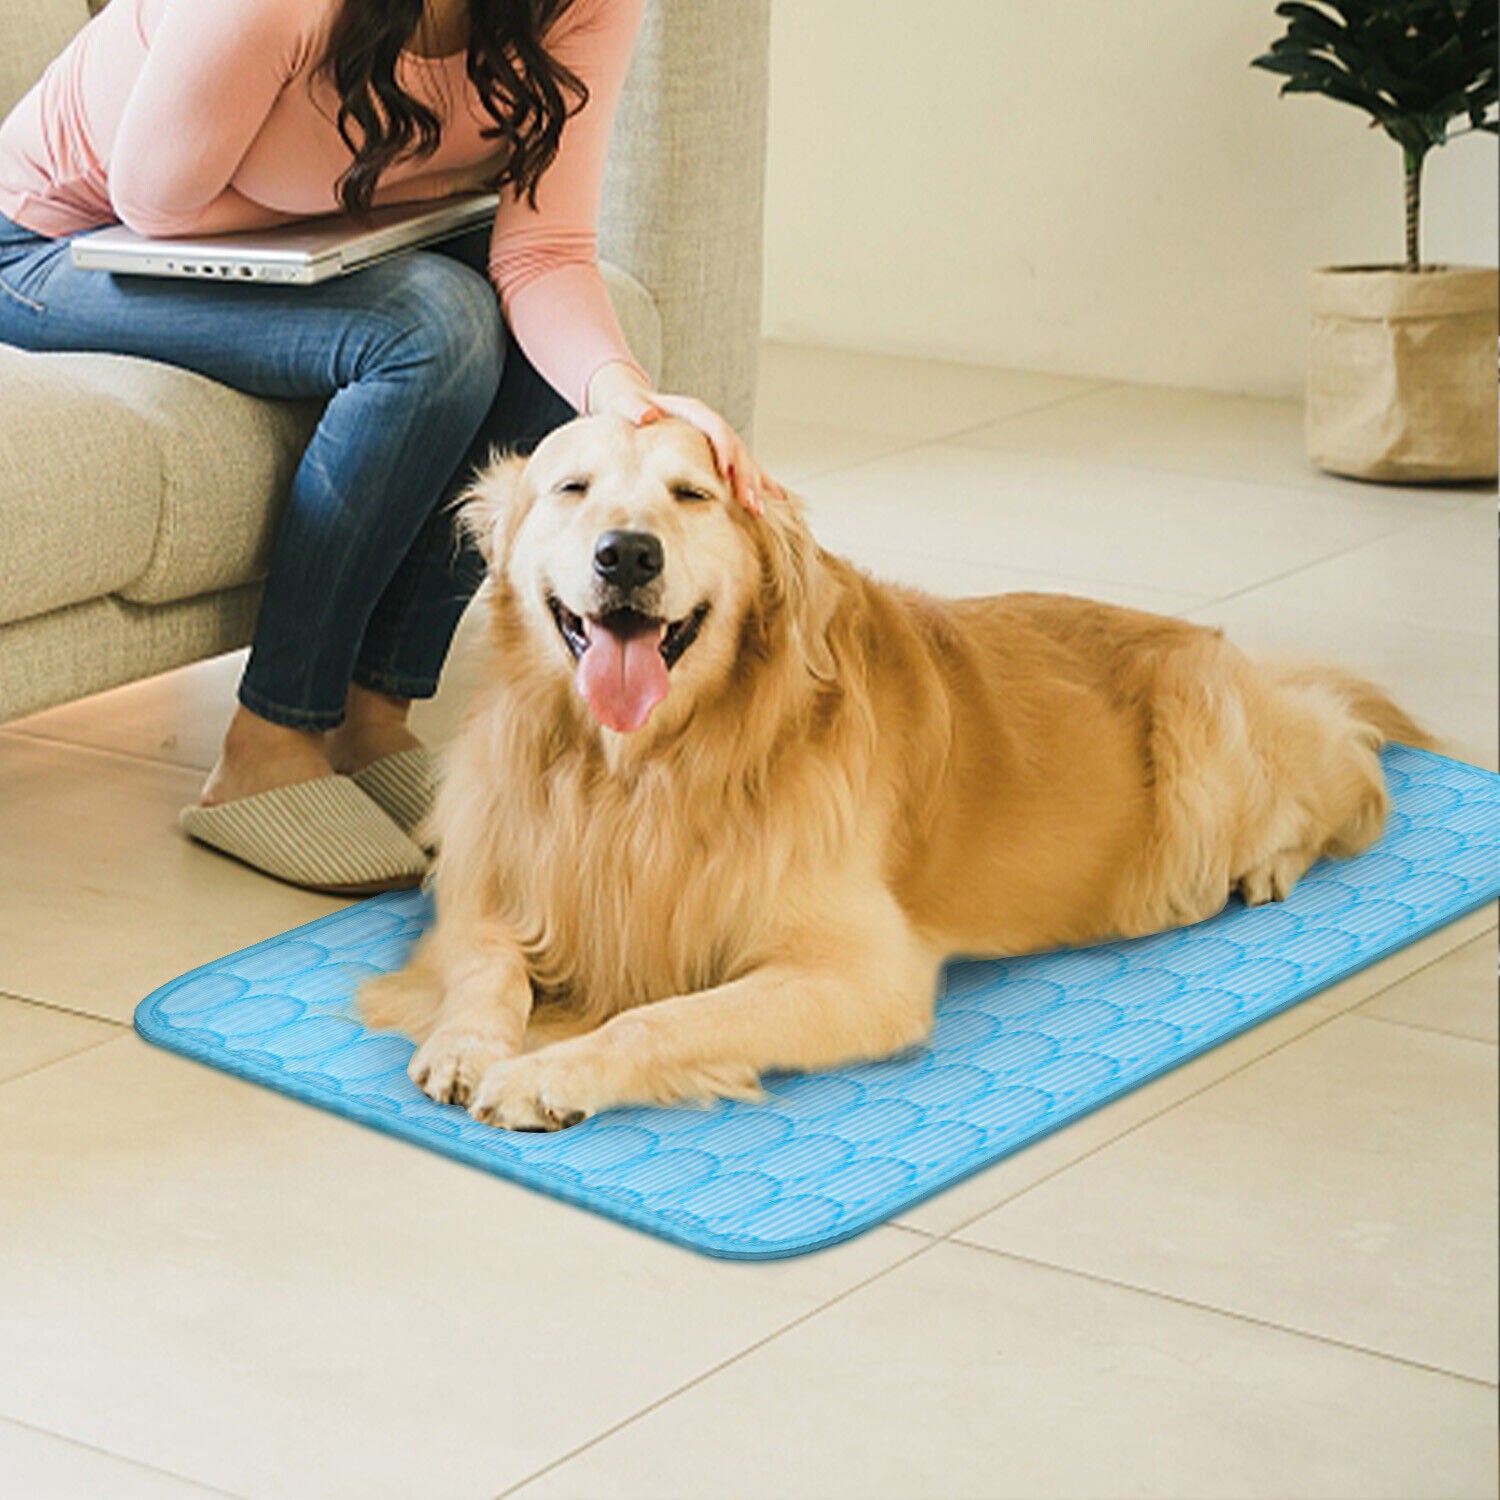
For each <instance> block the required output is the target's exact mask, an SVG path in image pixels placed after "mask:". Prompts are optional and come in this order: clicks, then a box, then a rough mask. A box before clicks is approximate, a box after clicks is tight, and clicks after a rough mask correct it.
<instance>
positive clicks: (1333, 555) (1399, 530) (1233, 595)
mask: <svg viewBox="0 0 1500 1500" xmlns="http://www.w3.org/2000/svg"><path fill="white" fill-rule="evenodd" d="M1452 514H1454V515H1457V514H1458V512H1457V511H1454V512H1452ZM1432 519H1433V518H1432V517H1431V516H1424V517H1421V518H1418V519H1414V520H1408V521H1403V522H1401V524H1400V525H1398V526H1394V527H1392V528H1391V530H1389V531H1382V532H1381V533H1380V534H1379V535H1378V536H1369V537H1366V538H1365V539H1364V540H1363V541H1361V542H1355V543H1353V544H1352V545H1350V546H1348V547H1340V548H1339V549H1338V550H1337V551H1334V552H1330V553H1328V554H1327V555H1326V556H1325V557H1319V558H1315V559H1313V560H1312V561H1311V562H1305V563H1298V564H1297V566H1296V567H1295V568H1288V569H1286V570H1285V571H1284V572H1281V573H1273V574H1272V575H1271V576H1270V577H1269V578H1262V579H1261V580H1260V581H1259V582H1257V583H1252V584H1247V585H1246V586H1245V587H1244V588H1242V589H1233V590H1231V591H1230V592H1229V593H1227V594H1219V595H1217V596H1216V597H1215V598H1213V599H1210V600H1209V601H1208V603H1207V604H1195V605H1193V608H1194V609H1195V610H1198V609H1215V608H1217V607H1218V606H1219V605H1220V604H1228V603H1229V602H1230V601H1231V600H1233V599H1242V598H1243V597H1244V596H1245V595H1246V594H1253V593H1254V592H1255V591H1256V590H1257V589H1264V588H1269V587H1270V586H1271V585H1272V584H1275V583H1285V582H1286V580H1287V579H1288V578H1295V577H1296V576H1297V575H1298V574H1299V573H1305V572H1307V571H1308V570H1309V569H1310V568H1320V567H1322V566H1323V565H1324V564H1325V563H1331V562H1337V561H1338V560H1339V559H1340V558H1341V557H1349V556H1351V555H1352V554H1353V553H1355V552H1359V551H1361V550H1362V549H1363V548H1365V547H1373V546H1374V545H1375V544H1376V543H1377V542H1388V541H1390V540H1391V538H1392V537H1396V536H1402V535H1404V534H1405V533H1406V532H1408V531H1414V530H1415V529H1416V528H1417V527H1418V526H1425V525H1427V524H1428V523H1429V522H1430V521H1431V520H1432ZM1299 607H1300V608H1304V609H1309V611H1310V613H1313V614H1330V615H1335V616H1340V617H1342V616H1344V615H1345V614H1346V613H1347V612H1346V611H1343V610H1336V609H1334V610H1322V609H1319V608H1317V607H1316V606H1307V605H1302V606H1299ZM1382 618H1384V616H1383V617H1382ZM1397 623H1398V624H1402V625H1407V624H1416V625H1418V627H1419V628H1420V629H1423V630H1441V631H1446V632H1448V633H1450V634H1452V635H1473V636H1479V637H1480V638H1481V639H1488V638H1489V633H1488V632H1487V631H1482V630H1460V629H1455V628H1454V627H1453V626H1451V625H1427V624H1423V623H1422V622H1420V621H1407V620H1401V621H1398V622H1397Z"/></svg>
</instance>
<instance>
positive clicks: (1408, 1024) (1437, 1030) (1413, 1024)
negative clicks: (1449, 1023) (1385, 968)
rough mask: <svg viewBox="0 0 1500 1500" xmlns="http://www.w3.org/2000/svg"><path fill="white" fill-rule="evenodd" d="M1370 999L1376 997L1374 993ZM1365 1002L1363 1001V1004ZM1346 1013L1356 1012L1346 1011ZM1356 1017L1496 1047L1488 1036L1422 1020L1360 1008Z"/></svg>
mask: <svg viewBox="0 0 1500 1500" xmlns="http://www.w3.org/2000/svg"><path fill="white" fill-rule="evenodd" d="M1370 999H1371V1000H1373V999H1375V996H1374V995H1371V996H1370ZM1363 1004H1364V1002H1363V1001H1362V1002H1361V1005H1363ZM1345 1014H1354V1013H1352V1012H1345ZM1354 1018H1355V1019H1356V1020H1360V1021H1373V1022H1374V1023H1375V1024H1376V1025H1377V1026H1398V1027H1400V1029H1401V1030H1402V1031H1420V1032H1421V1033H1422V1034H1423V1035H1424V1036H1445V1037H1447V1038H1448V1040H1449V1041H1451V1042H1472V1043H1473V1044H1474V1045H1475V1046H1476V1047H1495V1046H1496V1045H1500V1044H1497V1043H1496V1042H1492V1041H1491V1040H1490V1039H1489V1038H1488V1037H1487V1036H1470V1035H1469V1034H1468V1033H1467V1032H1466V1031H1446V1030H1444V1028H1443V1027H1441V1026H1424V1025H1423V1024H1422V1023H1421V1022H1420V1021H1401V1020H1398V1019H1397V1018H1396V1017H1395V1016H1377V1015H1372V1014H1370V1013H1369V1012H1367V1011H1364V1010H1360V1011H1359V1012H1358V1013H1357V1014H1354Z"/></svg>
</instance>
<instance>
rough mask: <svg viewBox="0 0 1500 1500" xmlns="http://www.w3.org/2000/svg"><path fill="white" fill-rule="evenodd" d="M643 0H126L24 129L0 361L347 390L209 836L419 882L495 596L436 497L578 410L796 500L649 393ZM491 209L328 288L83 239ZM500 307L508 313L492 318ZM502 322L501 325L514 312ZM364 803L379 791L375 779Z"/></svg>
mask: <svg viewBox="0 0 1500 1500" xmlns="http://www.w3.org/2000/svg"><path fill="white" fill-rule="evenodd" d="M641 6H642V0H426V3H425V5H424V3H423V0H112V3H111V4H109V5H108V6H107V7H106V8H105V9H104V10H103V11H102V12H101V13H100V14H99V15H98V16H96V17H95V18H94V19H93V20H92V21H91V22H90V23H89V24H88V25H86V26H85V27H84V28H83V30H82V31H81V32H80V33H79V34H78V35H77V37H76V38H75V39H74V40H73V42H72V43H71V44H70V45H69V46H68V48H67V49H66V50H65V51H64V52H63V53H62V55H61V56H60V57H58V58H57V60H56V61H55V62H54V63H53V64H52V65H51V67H49V69H48V70H47V72H46V73H45V74H44V76H43V77H42V79H41V80H40V81H39V83H38V84H37V86H36V87H35V88H34V89H32V91H31V92H30V93H29V94H27V95H26V97H25V98H24V99H22V100H21V102H20V103H19V104H18V105H17V106H16V108H15V110H14V111H13V112H12V114H11V115H10V117H9V118H8V119H7V120H6V121H5V123H4V125H3V126H0V342H6V343H11V344H16V345H19V346H21V347H22V348H27V349H87V350H102V351H110V352H115V353H123V354H135V355H141V356H144V357H147V358H151V359H157V360H163V361H166V362H167V363H170V364H175V365H179V366H182V367H184V368H186V369H191V370H195V371H198V372H199V373H201V374H204V375H207V376H210V377H211V378H213V379H216V380H219V381H222V382H224V383H225V384H228V385H232V386H235V387H238V388H239V389H241V390H244V391H248V392H250V393H252V394H254V395H258V396H265V397H279V398H309V397H325V398H329V399H328V401H327V405H326V407H325V408H324V411H323V415H322V418H321V420H320V422H319V424H318V427H317V429H316V431H315V433H314V435H313V437H312V440H311V442H310V443H309V445H308V447H307V450H306V452H305V454H304V455H303V458H302V460H301V462H300V464H299V466H298V469H297V472H296V475H295V478H294V481H293V484H292V488H291V493H290V496H289V499H288V504H287V508H286V512H285V515H284V518H283V520H282V522H281V525H280V529H279V531H278V533H277V539H276V546H275V550H274V553H273V557H272V561H271V566H270V572H269V576H268V578H267V581H266V587H265V593H264V596H263V600H262V604H261V610H260V616H259V620H258V622H257V626H256V631H255V638H254V641H253V644H252V647H251V652H250V659H249V662H248V664H247V666H246V669H245V674H244V677H243V679H242V682H241V685H240V689H239V694H238V697H239V702H238V705H237V706H236V709H235V712H234V715H233V718H232V720H231V722H230V725H229V728H228V731H227V733H226V736H225V740H224V745H223V749H222V752H221V754H220V756H219V760H218V763H217V765H216V766H215V767H214V769H213V771H212V773H211V774H210V776H209V778H208V781H207V783H206V785H205V786H204V789H203V794H202V798H201V802H200V804H199V806H198V807H196V808H188V809H185V810H184V813H183V824H184V827H185V828H187V830H188V831H189V832H190V833H192V834H193V835H194V836H195V837H197V838H200V839H202V840H203V841H205V842H207V843H210V844H213V845H214V846H216V847H218V848H220V849H222V850H224V851H225V852H228V853H231V854H234V855H235V856H236V857H238V858H241V859H243V860H245V861H247V862H248V863H251V864H253V865H256V866H257V867H259V868H261V869H264V870H267V871H269V872H270V873H273V874H276V875H278V876H280V877H281V878H283V879H289V880H292V881H294V882H296V883H299V884H304V885H308V886H312V887H315V888H318V889H330V890H339V891H368V890H377V889H389V888H392V887H395V886H401V885H410V884H414V883H415V882H416V881H417V880H418V879H419V878H420V876H421V873H422V870H423V868H424V867H425V859H424V856H423V854H422V851H421V850H420V849H419V848H417V847H416V845H415V844H414V843H413V842H412V839H411V838H410V837H409V834H410V832H411V830H412V828H413V826H414V825H415V823H416V821H417V819H418V818H419V817H420V815H421V814H422V812H424V811H425V802H426V800H427V798H428V797H429V796H430V779H429V771H428V766H427V760H426V752H425V751H424V750H422V748H421V747H420V744H419V742H418V741H417V740H416V738H415V737H414V736H413V735H412V733H411V732H410V730H409V729H408V728H407V727H406V719H407V713H408V710H409V708H410V704H411V700H412V699H413V698H420V697H426V696H430V695H431V694H432V692H433V691H434V690H435V688H436V685H437V678H438V673H439V670H440V668H441V666H442V662H443V659H444V656H445V655H446V652H447V649H448V645H449V641H450V639H451V637H452V633H453V630H454V627H455V625H456V624H457V621H458V617H459V615H460V614H461V612H462V609H463V606H464V603H465V601H466V600H467V598H468V596H469V594H470V593H472V591H473V587H474V586H475V584H476V583H477V581H478V574H477V571H476V569H475V566H474V562H473V559H472V555H469V554H464V553H462V552H461V551H460V549H459V547H458V546H457V544H456V543H455V539H454V534H453V529H452V527H451V523H450V519H449V516H448V513H447V511H446V508H445V507H444V505H443V501H444V500H445V499H447V498H448V497H450V496H451V495H452V494H454V493H456V491H457V490H458V489H459V488H460V487H461V486H462V485H463V484H464V483H465V482H466V480H467V478H468V476H469V474H470V473H471V472H472V469H473V465H474V464H475V462H476V461H478V460H480V459H482V457H483V456H484V455H485V454H486V453H487V452H488V450H489V449H490V447H491V446H492V445H493V446H502V447H517V446H521V447H524V446H527V445H529V444H531V443H534V442H535V441H536V440H537V439H539V438H540V437H541V436H542V435H544V434H545V433H546V432H547V431H549V430H550V429H551V428H552V427H554V426H556V425H557V424H558V423H559V422H561V421H563V420H565V419H567V418H568V417H569V416H571V415H572V414H573V411H574V410H575V409H577V410H581V411H587V412H611V413H615V414H617V415H620V416H623V417H625V418H627V419H629V420H631V421H635V422H641V421H649V420H652V419H654V418H655V417H658V416H660V415H662V414H663V413H670V414H673V415H676V416H680V417H683V418H685V419H686V420H687V421H689V422H692V423H693V424H695V425H696V426H698V427H699V428H701V429H702V430H703V432H704V433H705V434H706V435H707V436H708V438H709V440H710V442H711V443H712V445H713V447H714V451H715V454H716V457H717V460H718V463H719V465H720V467H721V469H722V470H723V471H724V473H725V476H726V478H728V479H729V480H730V481H731V482H732V483H733V485H734V487H735V490H736V493H737V494H738V496H739V498H740V500H741V502H742V503H744V504H746V505H748V506H749V507H751V508H752V509H757V508H758V507H759V505H760V503H761V496H762V495H763V494H771V495H776V494H779V493H780V492H779V490H778V488H777V487H776V486H775V485H774V484H773V483H772V482H771V481H770V480H769V479H768V478H767V477H766V476H765V475H764V474H763V473H761V471H760V470H759V468H758V467H757V466H756V464H755V462H754V460H753V459H752V458H751V457H750V455H749V454H748V453H747V452H746V450H745V447H744V445H743V444H742V443H741V442H740V440H739V439H738V438H737V437H736V435H735V434H734V432H733V431H732V430H731V429H730V428H729V426H728V425H727V424H726V423H725V422H724V420H723V419H722V418H721V417H719V416H718V415H717V414H716V413H715V412H713V411H712V410H710V409H709V408H707V407H706V406H704V405H703V404H702V403H701V402H698V401H695V400H693V399H691V398H689V397H685V396H668V395H662V394H659V393H657V392H655V391H653V390H652V389H651V387H650V382H649V380H648V378H647V377H646V375H645V373H644V372H643V371H642V370H641V368H640V366H639V365H638V364H636V362H635V360H634V359H633V358H632V356H631V353H630V350H629V348H628V346H627V345H626V342H625V339H624V336H623V334H622V332H621V330H620V327H619V324H618V322H617V321H616V319H615V316H614V312H613V310H612V308H611V305H610V301H609V297H608V294H607V293H606V291H605V287H604V283H603V280H602V279H601V277H600V274H599V269H598V264H597V261H596V258H595V250H594V238H595V220H596V215H597V210H598V203H599V196H600V189H601V184H602V180H603V173H604V160H605V152H606V148H607V146H608V142H609V134H610V128H611V125H612V122H613V118H614V113H615V106H616V103H617V101H618V98H619V93H620V88H621V85H622V83H623V81H624V77H625V71H626V67H627V65H628V63H629V59H630V52H631V48H632V45H633V42H634V37H635V33H636V30H637V28H638V25H639V21H640V12H641ZM481 187H484V188H489V189H495V190H498V191H499V192H500V194H501V206H500V209H499V212H498V214H497V216H496V220H495V224H494V228H493V231H492V232H491V231H489V230H485V231H482V232H481V233H479V234H468V235H464V236H461V237H459V238H457V239H454V240H451V241H448V242H446V243H444V244H442V245H440V246H438V247H436V248H434V249H431V250H424V251H416V252H411V253H408V254H405V255H401V256H397V257H394V258H392V259H390V260H388V261H385V262H382V263H379V264H377V265H374V266H371V267H369V268H367V269H365V270H363V271H360V272H357V273H355V274H353V275H350V276H346V277H342V278H339V279H336V280H334V281H330V282H325V283H322V284H320V285H317V286H313V287H291V288H278V287H275V286H269V285H261V284H251V285H223V284H215V283H212V282H186V281H177V280H154V279H151V278H144V277H113V276H108V275H103V274H101V273H98V272H93V271H79V270H76V269H74V267H73V266H72V264H71V259H70V254H69V249H68V245H67V240H68V238H69V237H70V236H72V235H74V234H76V233H78V232H80V231H82V230H86V229H91V228H94V227H97V226H99V225H102V224H107V223H113V222H116V221H122V222H124V223H125V224H126V225H128V226H129V227H130V228H132V229H134V230H136V231H137V232H139V233H142V234H146V235H157V236H172V235H185V234H194V235H199V234H216V233H224V232H228V231H232V230H242V229H255V228H263V227H266V226H270V225H275V224H282V223H286V222H289V221H291V220H294V219H298V218H303V217H307V216H310V215H315V214H320V213H327V212H331V211H334V210H337V209H339V208H340V207H342V208H344V209H347V210H349V211H351V212H354V213H359V212H362V211H364V210H366V209H368V208H369V207H371V206H379V205H382V204H387V203H397V202H406V201H411V200H415V199H429V198H438V197H444V196H447V195H450V194H452V193H455V192H460V191H468V190H473V189H476V188H481ZM496 292H498V294H499V300H498V301H497V298H496ZM502 309H503V317H502ZM356 778H358V779H357V780H356Z"/></svg>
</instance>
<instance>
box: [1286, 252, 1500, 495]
mask: <svg viewBox="0 0 1500 1500" xmlns="http://www.w3.org/2000/svg"><path fill="white" fill-rule="evenodd" d="M1497 306H1500V296H1497V282H1496V273H1495V271H1494V270H1493V269H1489V268H1486V267H1482V266H1437V267H1434V268H1432V269H1431V270H1424V271H1419V272H1411V271H1405V270H1402V269H1401V268H1399V267H1396V266H1328V267H1325V268H1324V269H1322V270H1319V271H1314V272H1313V276H1312V339H1311V344H1310V347H1309V350H1308V362H1307V451H1308V456H1309V457H1310V458H1311V459H1312V461H1313V462H1314V463H1315V464H1317V465H1318V466H1319V467H1320V468H1323V469H1329V470H1331V471H1332V472H1333V473H1335V474H1350V475H1354V476H1355V477H1357V478H1360V479H1387V480H1397V481H1406V482H1420V481H1432V480H1438V481H1441V480H1460V479H1493V478H1494V477H1495V470H1496V453H1495V450H1496V399H1495V386H1496V383H1495V355H1496V338H1497V336H1500V327H1497Z"/></svg>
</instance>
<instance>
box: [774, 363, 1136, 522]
mask: <svg viewBox="0 0 1500 1500" xmlns="http://www.w3.org/2000/svg"><path fill="white" fill-rule="evenodd" d="M1123 383H1124V382H1122V381H1114V382H1110V383H1107V384H1104V385H1100V386H1095V387H1091V388H1090V389H1088V390H1084V391H1072V392H1070V393H1069V394H1068V395H1066V396H1052V397H1049V398H1048V399H1047V400H1045V401H1039V402H1037V404H1036V405H1034V406H1023V407H1019V408H1017V410H1015V411H1012V412H1007V413H1006V414H1005V415H1004V416H999V417H986V418H985V419H984V420H983V421H980V422H972V423H967V424H965V425H964V426H963V427H954V428H944V429H943V430H942V431H941V432H938V433H932V434H927V435H925V436H912V437H908V438H901V439H899V440H897V441H898V446H896V447H894V448H883V449H882V451H880V452H878V453H866V454H865V455H864V456H863V457H861V458H856V459H851V460H849V461H848V462H847V463H846V462H842V461H840V462H837V463H831V464H828V465H826V466H821V467H819V468H816V469H809V470H808V471H807V472H806V473H805V474H803V475H802V476H801V478H799V479H798V480H797V481H796V482H795V483H794V484H792V485H791V490H792V492H793V493H794V494H801V492H802V486H803V485H804V484H807V483H808V482H809V481H812V480H818V479H827V478H830V477H831V476H832V475H834V474H847V473H849V472H850V471H851V470H854V469H860V468H864V467H865V466H867V465H869V464H878V463H885V462H886V461H888V460H889V459H892V458H901V457H903V456H904V455H905V454H907V453H914V452H916V451H918V450H919V449H921V448H923V447H926V446H927V445H929V444H931V443H944V442H950V441H952V440H953V439H955V438H958V437H961V436H963V435H964V434H965V433H969V432H978V431H980V430H981V429H983V428H985V427H994V426H996V425H997V424H999V423H1001V422H1008V421H1010V420H1012V418H1015V417H1029V416H1033V415H1034V414H1035V413H1037V412H1039V411H1048V410H1050V409H1051V408H1052V407H1054V406H1062V405H1065V404H1066V403H1067V402H1069V401H1078V400H1080V399H1082V398H1083V397H1085V396H1097V395H1099V394H1100V393H1101V392H1102V391H1110V390H1114V389H1115V388H1116V387H1117V386H1119V385H1121V384H1123ZM787 420H791V421H799V420H803V419H801V418H789V419H787ZM756 425H757V426H759V425H760V424H759V423H757V424H756ZM770 425H772V426H774V425H775V422H774V419H773V420H772V421H771V423H770ZM826 425H828V426H830V427H833V428H836V429H837V430H838V431H840V432H847V433H849V434H850V435H851V436H854V437H859V438H865V437H869V438H871V439H872V440H875V439H876V434H874V433H865V432H863V431H861V430H860V429H859V428H856V427H845V426H843V425H842V424H841V423H838V422H830V423H828V424H826Z"/></svg>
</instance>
